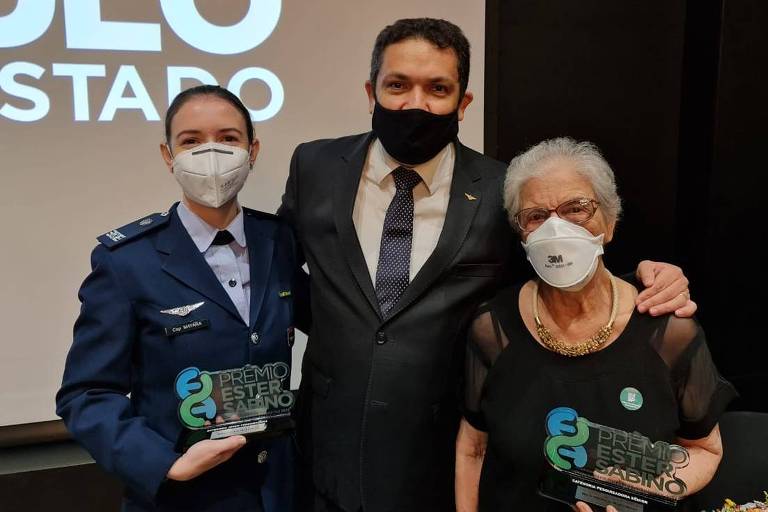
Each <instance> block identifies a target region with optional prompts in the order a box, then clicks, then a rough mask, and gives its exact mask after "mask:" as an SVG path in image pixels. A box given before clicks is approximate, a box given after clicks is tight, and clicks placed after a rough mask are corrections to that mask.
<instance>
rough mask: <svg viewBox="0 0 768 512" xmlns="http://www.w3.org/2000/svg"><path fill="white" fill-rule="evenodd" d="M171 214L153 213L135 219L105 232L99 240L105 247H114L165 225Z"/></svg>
mask: <svg viewBox="0 0 768 512" xmlns="http://www.w3.org/2000/svg"><path fill="white" fill-rule="evenodd" d="M170 218H171V216H170V215H169V212H167V211H166V212H162V213H153V214H152V215H149V216H147V217H142V218H141V219H139V220H135V221H133V222H131V223H130V224H126V225H125V226H123V227H121V228H117V229H113V230H112V231H108V232H107V233H104V234H103V235H101V236H100V237H98V238H97V240H98V241H99V242H100V243H101V244H102V245H104V246H105V247H107V248H109V249H112V248H114V247H117V246H118V245H121V244H123V243H125V242H128V241H129V240H134V239H136V238H138V237H140V236H142V235H145V234H147V233H149V232H150V231H153V230H155V229H157V228H159V227H160V226H164V225H166V224H167V223H168V221H169V220H170Z"/></svg>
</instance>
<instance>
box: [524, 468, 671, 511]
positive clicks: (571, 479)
mask: <svg viewBox="0 0 768 512" xmlns="http://www.w3.org/2000/svg"><path fill="white" fill-rule="evenodd" d="M538 491H539V494H540V495H541V496H544V497H545V498H549V499H552V500H555V501H559V502H561V503H565V504H567V505H571V506H573V505H575V504H576V502H577V501H583V502H584V503H587V504H589V505H590V507H591V508H592V510H594V511H595V512H604V511H605V509H606V507H607V506H608V505H612V506H613V507H615V508H616V509H617V510H619V512H669V511H673V510H678V508H677V501H675V500H673V499H670V498H667V497H665V496H658V495H653V494H649V493H645V492H642V491H640V490H638V489H633V488H630V487H626V486H623V485H619V484H615V483H613V482H606V481H604V480H599V479H597V478H594V477H593V476H590V475H587V474H585V473H579V472H572V471H557V470H554V469H551V470H548V471H546V472H545V473H544V476H543V477H542V479H541V481H540V482H539V490H538Z"/></svg>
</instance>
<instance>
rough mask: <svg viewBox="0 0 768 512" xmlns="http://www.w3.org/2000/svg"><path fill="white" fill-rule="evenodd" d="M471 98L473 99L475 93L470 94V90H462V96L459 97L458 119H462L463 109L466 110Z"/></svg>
mask: <svg viewBox="0 0 768 512" xmlns="http://www.w3.org/2000/svg"><path fill="white" fill-rule="evenodd" d="M473 99H475V95H474V94H472V91H464V97H463V98H461V101H459V111H458V116H459V121H463V120H464V111H465V110H467V107H468V106H469V104H470V103H472V100H473Z"/></svg>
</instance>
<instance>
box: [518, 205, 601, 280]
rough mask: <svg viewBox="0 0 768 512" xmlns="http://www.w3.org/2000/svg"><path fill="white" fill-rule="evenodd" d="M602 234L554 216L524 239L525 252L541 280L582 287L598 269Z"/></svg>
mask: <svg viewBox="0 0 768 512" xmlns="http://www.w3.org/2000/svg"><path fill="white" fill-rule="evenodd" d="M603 236H604V235H602V234H601V235H598V236H592V233H590V232H589V231H587V230H586V229H585V228H583V227H581V226H579V225H576V224H573V223H572V222H568V221H567V220H563V219H561V218H560V217H555V216H552V217H550V218H548V219H547V220H546V221H545V222H544V223H543V224H542V225H541V226H539V227H538V228H537V229H536V230H535V231H533V232H532V233H531V234H530V235H528V240H527V242H523V248H524V249H525V254H526V255H527V256H528V261H530V262H531V265H533V269H534V270H535V271H536V273H537V274H538V275H539V277H540V278H541V280H542V281H544V282H545V283H547V284H548V285H550V286H554V287H555V288H561V289H564V290H566V291H578V290H580V289H582V288H583V287H584V286H585V285H586V284H587V283H589V281H590V280H591V279H592V276H594V275H595V271H596V270H597V257H598V256H600V255H601V254H603Z"/></svg>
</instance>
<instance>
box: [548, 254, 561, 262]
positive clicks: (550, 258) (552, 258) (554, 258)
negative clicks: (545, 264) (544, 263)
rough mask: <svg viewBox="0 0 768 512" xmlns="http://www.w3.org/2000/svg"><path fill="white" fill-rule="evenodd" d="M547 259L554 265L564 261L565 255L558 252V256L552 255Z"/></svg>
mask: <svg viewBox="0 0 768 512" xmlns="http://www.w3.org/2000/svg"><path fill="white" fill-rule="evenodd" d="M547 260H548V261H549V263H550V264H551V265H554V264H555V263H562V262H563V255H562V254H558V255H557V256H553V255H550V256H548V257H547Z"/></svg>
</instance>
